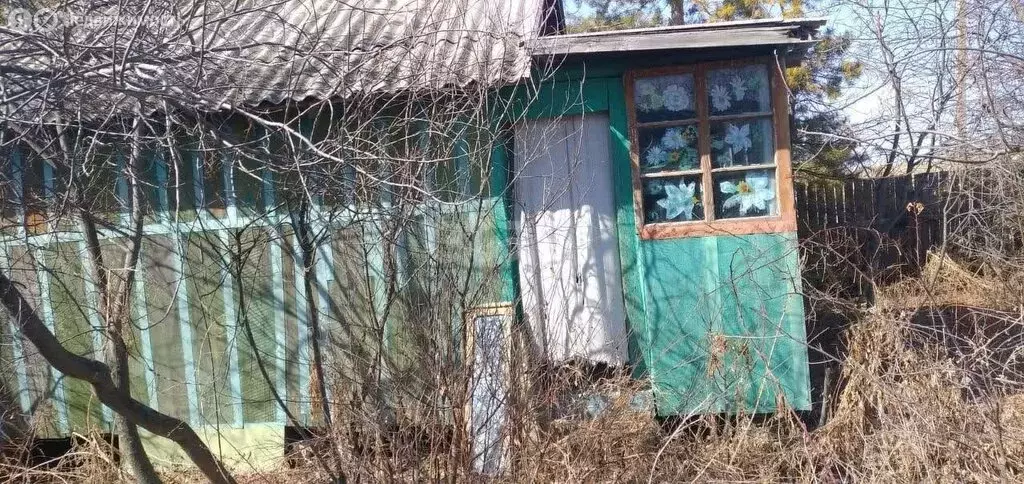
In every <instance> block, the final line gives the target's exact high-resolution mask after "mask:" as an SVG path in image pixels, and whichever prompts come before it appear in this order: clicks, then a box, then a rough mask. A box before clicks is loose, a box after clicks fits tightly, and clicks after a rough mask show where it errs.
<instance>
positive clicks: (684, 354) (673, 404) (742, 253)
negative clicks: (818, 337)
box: [642, 234, 810, 415]
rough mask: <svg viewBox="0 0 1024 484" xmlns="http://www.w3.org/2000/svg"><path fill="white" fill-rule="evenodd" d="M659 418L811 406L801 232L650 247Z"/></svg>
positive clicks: (652, 355)
mask: <svg viewBox="0 0 1024 484" xmlns="http://www.w3.org/2000/svg"><path fill="white" fill-rule="evenodd" d="M642 252H643V254H642V264H643V267H644V270H645V277H644V282H645V284H646V287H647V293H646V294H645V302H646V306H647V310H648V321H649V325H650V328H649V332H650V342H649V347H648V349H647V357H648V359H649V361H650V367H651V378H652V382H653V384H654V390H655V398H656V403H657V407H658V413H659V414H662V415H671V414H689V413H706V412H741V411H746V412H770V411H774V410H775V409H776V408H777V404H778V403H779V402H780V400H779V398H780V397H783V396H784V397H785V401H786V402H787V403H788V404H789V405H790V406H791V407H794V408H797V409H806V408H809V406H810V399H809V395H808V385H809V380H808V366H807V350H806V346H805V341H806V338H805V334H804V313H803V302H802V299H801V296H800V293H799V289H800V271H799V267H798V257H797V254H796V234H763V235H749V236H740V237H692V238H681V239H671V240H657V241H645V242H644V243H643V244H642Z"/></svg>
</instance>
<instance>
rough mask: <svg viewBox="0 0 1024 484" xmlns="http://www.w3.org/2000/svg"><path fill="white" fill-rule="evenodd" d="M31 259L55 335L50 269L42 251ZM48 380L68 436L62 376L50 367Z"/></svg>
mask: <svg viewBox="0 0 1024 484" xmlns="http://www.w3.org/2000/svg"><path fill="white" fill-rule="evenodd" d="M45 166H49V164H48V163H47V164H45ZM49 174H50V176H48V177H47V179H48V180H50V181H49V182H47V192H51V190H52V189H53V185H52V179H53V178H52V174H53V172H52V170H49ZM51 193H52V192H51ZM32 258H33V259H34V260H35V267H36V281H37V282H38V284H39V306H40V308H41V309H42V316H43V323H44V324H46V328H47V329H49V330H50V332H51V333H53V334H57V329H56V325H55V324H54V317H53V306H52V305H51V300H50V272H49V270H50V269H49V268H48V267H46V262H45V261H46V258H45V256H44V253H43V250H42V249H38V248H37V249H32ZM50 378H51V379H52V380H53V386H54V387H53V400H54V402H53V406H54V408H55V409H56V418H57V431H58V432H59V433H60V435H62V436H63V435H69V434H68V431H69V430H70V429H69V427H68V407H67V399H66V398H65V395H64V375H63V374H62V373H61V372H59V371H57V369H56V368H53V367H52V366H51V367H50Z"/></svg>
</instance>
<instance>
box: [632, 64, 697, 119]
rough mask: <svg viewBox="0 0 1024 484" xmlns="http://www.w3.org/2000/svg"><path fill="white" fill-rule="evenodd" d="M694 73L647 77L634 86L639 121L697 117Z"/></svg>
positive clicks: (634, 98) (634, 99)
mask: <svg viewBox="0 0 1024 484" xmlns="http://www.w3.org/2000/svg"><path fill="white" fill-rule="evenodd" d="M693 92H694V91H693V74H678V75H673V76H659V77H646V78H643V79H637V80H636V83H635V84H634V86H633V103H634V106H635V107H636V120H637V121H639V122H641V123H650V122H655V121H676V120H681V119H693V118H695V117H697V103H696V102H695V101H694V99H695V98H694V95H693Z"/></svg>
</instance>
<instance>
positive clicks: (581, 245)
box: [513, 115, 627, 365]
mask: <svg viewBox="0 0 1024 484" xmlns="http://www.w3.org/2000/svg"><path fill="white" fill-rule="evenodd" d="M515 137H516V142H515V162H514V163H515V178H514V179H513V183H514V185H515V199H516V213H515V216H516V228H517V234H518V256H519V283H520V288H521V289H522V297H523V308H524V310H525V313H526V317H527V319H528V322H529V324H530V327H531V329H532V330H533V336H534V343H535V345H536V346H537V350H538V351H540V352H541V353H542V354H545V355H547V357H548V358H550V359H552V360H555V361H562V360H566V359H569V358H575V357H579V358H584V359H587V360H591V361H603V362H606V363H609V364H612V365H622V364H625V363H626V358H627V356H626V323H625V309H624V306H623V299H622V276H621V270H620V267H619V254H618V241H617V237H616V232H615V204H614V202H613V198H612V197H613V193H612V190H613V188H612V167H611V154H610V150H609V146H608V137H609V133H608V117H607V116H599V115H586V116H582V117H579V116H578V117H567V118H560V119H537V120H529V121H527V122H525V123H522V124H521V125H520V126H518V127H517V129H516V135H515Z"/></svg>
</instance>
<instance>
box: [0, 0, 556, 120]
mask: <svg viewBox="0 0 1024 484" xmlns="http://www.w3.org/2000/svg"><path fill="white" fill-rule="evenodd" d="M133 2H134V3H133ZM118 3H120V4H121V5H120V6H117V4H118ZM146 5H155V7H151V8H153V10H151V11H150V12H149V13H148V14H146V15H144V16H143V15H140V14H138V13H137V12H140V11H141V10H142V8H145V6H146ZM189 8H191V10H189ZM68 15H70V16H67V17H65V18H64V20H63V21H62V23H61V24H60V25H61V27H63V28H59V29H57V30H52V31H49V32H38V31H30V33H29V35H28V36H25V35H22V34H19V33H18V32H15V31H11V30H8V31H6V32H5V31H4V30H3V29H0V81H2V84H3V88H4V89H2V90H0V108H2V109H4V110H7V111H8V115H9V116H10V115H11V114H10V113H11V112H12V111H21V112H22V115H21V116H16V117H26V115H28V114H30V113H41V112H42V113H45V112H52V111H54V110H55V109H56V110H58V111H59V110H61V109H70V108H71V107H72V106H75V107H76V109H77V107H81V106H85V105H88V106H89V111H91V112H90V113H87V116H95V115H103V114H104V113H108V112H112V111H116V110H118V109H123V107H124V105H131V104H135V103H134V101H133V98H134V99H141V100H142V101H143V105H145V104H147V102H146V99H145V98H146V96H145V93H146V92H152V91H160V92H163V93H165V94H166V95H165V96H161V99H162V100H167V99H171V100H173V102H174V103H175V104H179V105H181V106H191V107H199V108H201V109H211V110H216V109H219V108H224V107H228V106H239V105H249V106H255V105H277V104H281V103H283V102H286V101H289V100H291V101H302V100H305V99H331V98H337V97H348V96H351V95H353V94H358V93H387V92H400V91H401V92H408V91H415V90H433V89H438V88H448V87H458V86H467V85H470V84H474V83H477V84H481V85H487V86H493V85H501V84H508V83H515V82H518V81H520V80H522V79H523V78H525V77H528V76H529V74H530V67H531V62H530V55H529V53H528V51H527V50H526V47H525V46H526V43H527V42H528V41H530V40H531V39H534V38H537V37H538V36H540V35H542V34H544V33H550V32H555V31H557V30H558V29H559V28H560V27H559V25H560V22H561V18H560V15H561V5H560V3H559V2H558V1H557V0H269V1H268V0H204V1H192V0H155V1H153V2H152V3H149V2H146V1H144V0H118V1H106V2H104V1H98V0H93V2H92V6H91V7H90V8H89V9H87V10H79V11H75V12H73V13H71V14H68ZM138 18H146V19H148V20H150V21H154V20H155V25H148V24H147V30H146V31H144V33H143V34H142V35H139V36H134V32H133V30H132V28H133V27H134V25H133V24H132V20H133V19H138ZM83 19H88V20H89V21H88V22H86V21H82V20H83ZM96 19H100V20H101V21H98V22H96V21H95V20H96ZM103 19H114V20H113V21H112V22H106V23H104V22H103V21H102V20H103ZM76 22H77V23H76ZM90 22H92V23H90ZM115 27H117V28H115ZM54 32H57V35H54ZM68 40H69V41H70V42H68ZM109 46H118V47H119V48H120V49H119V50H123V48H124V47H125V46H131V47H132V48H131V49H130V51H129V55H128V56H120V55H119V56H117V58H116V59H112V58H111V56H110V55H108V51H109V50H111V49H107V47H109ZM69 59H70V60H69ZM69 67H70V68H69ZM126 93H127V95H126ZM148 108H149V109H153V108H159V106H152V103H150V106H148ZM144 109H146V108H144ZM74 114H76V113H74V112H66V113H65V117H68V116H72V115H74ZM29 117H30V116H29Z"/></svg>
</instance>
